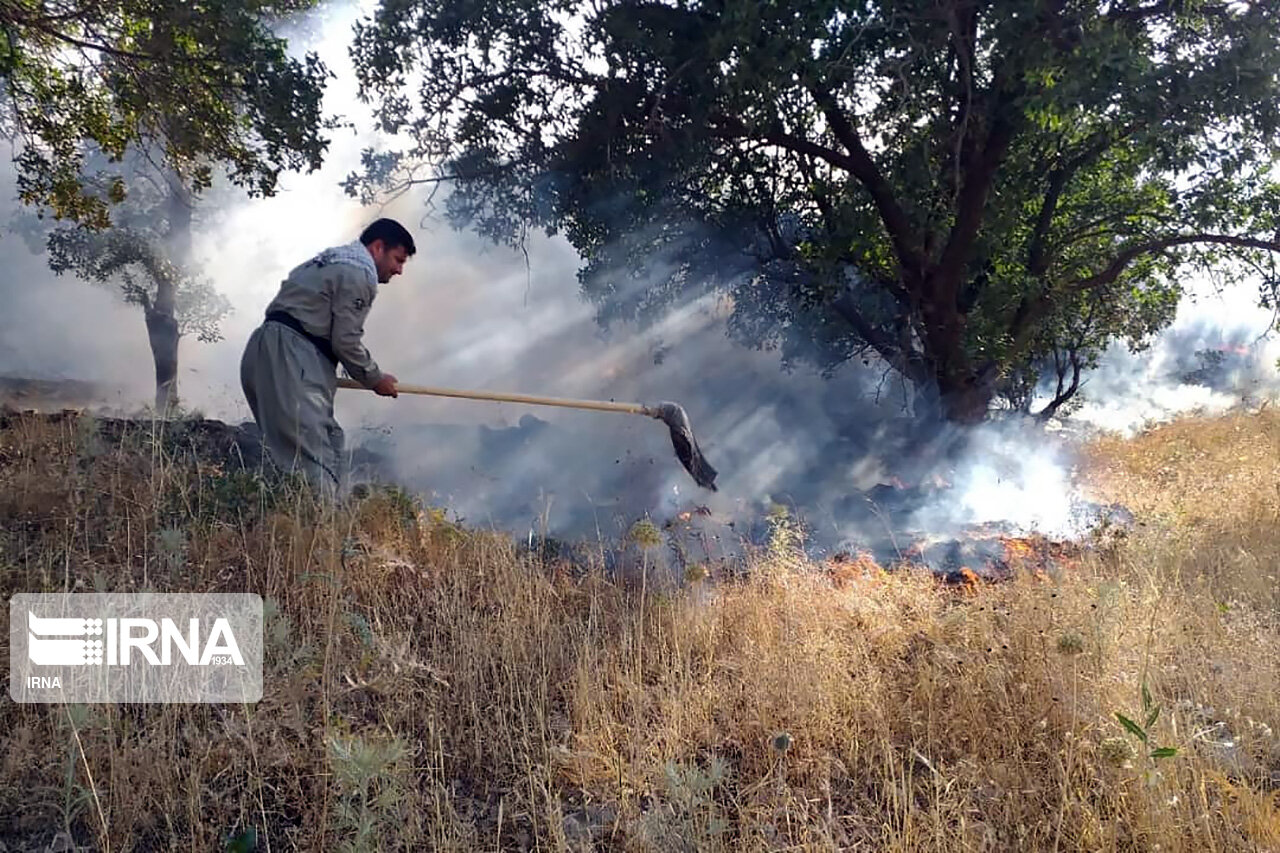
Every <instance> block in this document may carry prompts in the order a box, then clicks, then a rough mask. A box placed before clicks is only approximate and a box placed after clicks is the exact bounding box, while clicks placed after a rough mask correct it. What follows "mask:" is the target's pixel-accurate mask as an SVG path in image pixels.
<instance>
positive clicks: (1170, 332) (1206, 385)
mask: <svg viewBox="0 0 1280 853" xmlns="http://www.w3.org/2000/svg"><path fill="white" fill-rule="evenodd" d="M1275 321H1276V317H1275V315H1274V313H1273V312H1272V311H1270V310H1267V309H1264V308H1261V307H1259V305H1258V294H1257V291H1256V290H1254V289H1252V288H1251V287H1250V286H1248V285H1239V286H1233V287H1228V288H1222V289H1219V288H1217V287H1216V286H1214V285H1213V284H1212V283H1210V282H1207V281H1204V280H1197V281H1194V282H1192V283H1191V286H1190V287H1189V288H1188V292H1187V294H1186V296H1184V298H1183V300H1182V303H1181V304H1180V305H1179V306H1178V312H1177V316H1176V317H1175V319H1174V322H1173V324H1172V325H1171V326H1170V327H1169V328H1168V329H1166V330H1164V331H1163V332H1162V333H1161V334H1160V335H1159V336H1157V337H1156V339H1155V341H1154V342H1153V343H1152V345H1151V346H1150V347H1149V348H1148V349H1147V350H1145V351H1142V352H1139V353H1132V352H1130V351H1129V350H1128V348H1127V347H1125V346H1124V345H1123V344H1113V345H1112V346H1111V348H1110V349H1109V350H1108V351H1107V353H1106V354H1105V356H1104V358H1103V360H1102V362H1101V364H1100V365H1099V366H1098V368H1097V369H1096V370H1094V371H1092V372H1091V373H1090V374H1089V375H1088V376H1087V377H1086V379H1085V380H1084V382H1083V383H1082V388H1081V393H1080V398H1081V400H1082V404H1081V405H1080V406H1079V408H1078V410H1077V411H1076V412H1074V413H1073V414H1072V415H1071V418H1070V420H1071V421H1072V422H1073V423H1076V424H1081V425H1085V426H1088V427H1092V428H1095V429H1099V430H1105V431H1109V432H1116V433H1120V434H1122V435H1127V436H1131V435H1134V434H1135V433H1137V432H1139V431H1141V430H1143V429H1145V428H1147V427H1149V426H1152V425H1154V424H1157V423H1160V422H1163V421H1167V420H1169V419H1171V418H1173V417H1176V416H1178V415H1182V414H1187V413H1190V412H1203V413H1206V414H1218V413H1221V412H1224V411H1227V410H1229V409H1232V408H1235V407H1238V406H1241V405H1242V404H1247V403H1250V402H1255V403H1256V402H1258V401H1261V400H1265V399H1270V398H1273V397H1274V396H1276V394H1277V392H1280V373H1278V372H1277V368H1276V364H1277V360H1278V359H1280V340H1277V338H1276V337H1275V336H1274V335H1273V334H1271V331H1272V328H1273V326H1274V325H1275Z"/></svg>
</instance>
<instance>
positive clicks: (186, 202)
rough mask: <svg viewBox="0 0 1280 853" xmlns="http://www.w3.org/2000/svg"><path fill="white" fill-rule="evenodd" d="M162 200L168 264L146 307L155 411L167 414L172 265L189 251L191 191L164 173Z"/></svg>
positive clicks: (173, 366) (172, 403)
mask: <svg viewBox="0 0 1280 853" xmlns="http://www.w3.org/2000/svg"><path fill="white" fill-rule="evenodd" d="M168 184H169V198H168V201H167V204H166V211H165V213H166V218H167V220H168V234H167V235H166V237H167V239H166V241H165V244H166V245H165V247H164V248H165V252H166V254H167V255H168V260H169V265H168V266H167V267H165V268H163V272H162V273H161V274H160V275H159V276H158V280H157V282H156V298H155V303H154V304H153V305H152V306H151V307H150V308H148V309H147V314H146V317H147V339H148V341H149V342H150V344H151V355H152V358H153V359H154V360H155V365H156V415H157V417H168V416H169V415H171V414H172V413H173V411H174V410H175V409H176V408H177V406H178V341H179V340H180V338H181V333H180V331H179V329H178V319H177V314H176V311H177V286H178V285H177V282H176V281H175V280H174V279H173V278H172V277H171V276H173V275H175V274H176V270H175V269H174V268H175V267H183V266H185V265H186V264H187V263H188V261H189V260H190V255H191V205H192V202H191V194H190V192H189V191H188V190H187V188H186V187H185V186H184V185H183V183H182V181H181V180H179V179H178V178H177V177H176V176H174V175H169V176H168Z"/></svg>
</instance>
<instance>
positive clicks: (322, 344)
mask: <svg viewBox="0 0 1280 853" xmlns="http://www.w3.org/2000/svg"><path fill="white" fill-rule="evenodd" d="M267 320H268V321H269V322H276V323H281V324H283V325H285V326H288V327H289V328H290V329H293V330H294V331H295V332H297V333H298V334H300V335H302V336H303V337H304V338H306V339H307V340H309V341H311V343H313V344H315V347H316V349H318V350H320V354H321V355H322V356H324V357H325V358H327V359H329V361H330V362H332V363H333V364H334V365H337V363H338V356H337V354H336V353H335V352H334V351H333V345H332V344H331V343H329V341H328V340H326V339H325V338H322V337H320V336H319V335H313V334H311V333H310V332H308V331H307V330H306V329H305V328H303V326H302V322H301V321H300V320H299V319H298V318H297V317H295V316H293V315H292V314H290V313H289V312H288V311H268V312H267Z"/></svg>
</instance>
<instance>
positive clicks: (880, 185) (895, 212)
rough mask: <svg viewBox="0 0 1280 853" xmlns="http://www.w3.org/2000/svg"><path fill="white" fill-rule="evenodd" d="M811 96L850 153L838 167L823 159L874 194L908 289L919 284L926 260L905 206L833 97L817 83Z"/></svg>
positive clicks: (812, 87)
mask: <svg viewBox="0 0 1280 853" xmlns="http://www.w3.org/2000/svg"><path fill="white" fill-rule="evenodd" d="M809 92H810V94H811V95H812V96H813V99H814V101H815V102H816V103H817V104H818V108H819V109H821V110H822V114H823V116H825V117H826V119H827V123H828V124H829V125H831V131H832V133H834V134H835V137H836V139H838V140H840V144H841V145H843V146H844V147H845V150H846V151H848V152H849V154H848V156H847V157H842V158H841V159H840V162H839V163H837V162H835V161H832V160H830V159H828V158H825V157H824V158H823V159H827V160H828V162H831V163H832V164H833V165H839V166H840V167H841V168H843V169H845V170H846V171H847V172H849V173H850V174H851V175H853V176H854V177H855V178H857V179H858V181H859V182H860V183H861V184H862V185H863V186H864V187H866V190H867V192H868V193H870V194H871V199H872V201H874V202H875V205H876V210H877V211H878V212H879V214H880V220H881V221H882V222H883V223H884V227H885V230H886V231H887V232H888V233H889V239H890V240H892V241H893V248H894V252H895V253H896V254H897V256H898V263H899V264H900V265H901V266H902V270H903V273H904V276H903V278H904V279H905V280H906V282H907V284H908V287H910V286H912V285H913V284H916V283H917V282H919V281H920V279H921V277H922V276H923V273H924V257H923V255H922V254H921V252H920V250H919V249H918V248H917V246H916V241H915V235H914V234H913V233H912V229H911V223H910V220H908V219H907V215H906V213H905V212H904V211H903V209H902V205H900V204H899V203H898V199H897V197H896V196H895V195H894V192H893V187H892V186H890V184H889V181H888V180H887V179H886V178H885V176H884V174H883V173H881V171H880V169H879V167H878V166H876V164H875V161H874V160H873V159H872V158H871V153H870V152H869V151H867V148H866V146H865V145H863V144H862V138H861V137H860V136H859V135H858V131H857V130H855V129H854V127H853V125H852V124H851V123H850V122H849V119H848V117H846V116H845V114H844V113H843V112H842V111H841V110H840V107H839V105H838V104H837V103H836V101H835V98H834V97H832V95H831V93H830V92H827V91H824V90H823V89H821V88H820V87H819V86H818V85H817V84H814V83H810V85H809ZM805 141H807V140H805ZM826 150H829V149H826ZM832 153H837V152H832Z"/></svg>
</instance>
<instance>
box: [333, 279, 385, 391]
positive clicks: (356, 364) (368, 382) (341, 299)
mask: <svg viewBox="0 0 1280 853" xmlns="http://www.w3.org/2000/svg"><path fill="white" fill-rule="evenodd" d="M334 272H335V274H336V276H337V281H335V282H334V290H333V325H332V327H331V329H330V333H329V343H330V344H331V345H332V346H333V352H334V354H335V355H337V356H338V360H339V361H341V362H342V364H343V366H344V367H346V368H347V373H349V374H351V378H352V379H354V380H356V381H357V382H359V383H360V384H361V385H363V386H364V387H366V388H373V387H374V386H375V385H377V384H378V383H379V382H381V381H382V378H383V376H384V374H383V372H382V370H381V369H380V368H379V367H378V363H377V362H376V361H374V360H373V356H371V355H370V354H369V350H368V349H366V348H365V345H364V321H365V318H366V317H368V316H369V308H370V307H372V306H373V299H374V297H375V296H376V295H377V285H372V284H369V283H368V282H367V280H366V279H365V278H364V273H363V271H356V270H354V269H353V270H351V271H348V270H347V269H346V268H345V267H336V268H335V269H334Z"/></svg>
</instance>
